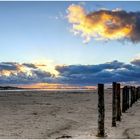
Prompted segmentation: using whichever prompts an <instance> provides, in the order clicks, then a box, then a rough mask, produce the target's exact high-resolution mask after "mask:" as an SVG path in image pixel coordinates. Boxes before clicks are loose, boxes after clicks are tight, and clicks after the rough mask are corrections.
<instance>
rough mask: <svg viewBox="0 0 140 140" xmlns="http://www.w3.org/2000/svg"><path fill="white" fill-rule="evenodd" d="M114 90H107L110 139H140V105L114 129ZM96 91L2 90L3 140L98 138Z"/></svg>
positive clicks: (0, 123) (0, 135)
mask: <svg viewBox="0 0 140 140" xmlns="http://www.w3.org/2000/svg"><path fill="white" fill-rule="evenodd" d="M111 93H112V92H111V91H110V90H106V91H105V105H106V106H105V113H106V114H105V130H106V133H107V138H140V112H139V109H140V102H137V103H135V105H133V107H132V108H130V109H129V110H128V111H127V112H126V113H125V114H123V116H122V122H121V123H118V124H117V127H116V128H112V127H111V116H112V112H111V109H112V108H111V107H112V105H111V102H112V96H111ZM97 116H98V112H97V94H96V91H94V92H83V93H82V92H75V93H74V92H73V93H70V92H69V93H68V92H59V93H58V92H50V91H9V92H8V91H1V92H0V138H14V139H15V138H19V139H20V138H25V139H29V138H33V139H35V138H37V139H39V138H40V139H47V138H49V139H51V138H53V139H54V138H84V139H85V138H87V139H88V138H96V134H97Z"/></svg>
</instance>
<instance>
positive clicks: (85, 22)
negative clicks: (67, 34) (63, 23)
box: [67, 4, 140, 43]
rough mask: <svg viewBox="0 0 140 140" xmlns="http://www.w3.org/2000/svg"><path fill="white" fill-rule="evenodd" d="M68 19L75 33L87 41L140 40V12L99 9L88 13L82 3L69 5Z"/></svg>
mask: <svg viewBox="0 0 140 140" xmlns="http://www.w3.org/2000/svg"><path fill="white" fill-rule="evenodd" d="M67 10H68V15H67V18H68V21H69V22H70V23H71V24H72V29H73V32H74V34H80V35H81V36H82V37H84V39H85V42H88V41H90V39H91V38H94V39H96V40H115V39H127V40H129V41H131V42H135V43H137V42H139V41H140V12H126V11H124V10H120V9H118V8H117V9H115V10H112V11H111V10H103V9H102V10H99V11H94V12H90V13H87V12H86V10H85V9H84V8H83V7H81V6H80V5H74V4H72V5H70V6H69V7H68V9H67Z"/></svg>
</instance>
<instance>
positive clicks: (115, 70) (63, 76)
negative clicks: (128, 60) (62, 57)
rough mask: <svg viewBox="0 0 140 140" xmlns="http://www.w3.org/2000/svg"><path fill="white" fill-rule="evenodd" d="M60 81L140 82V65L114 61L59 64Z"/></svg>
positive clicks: (84, 82) (75, 82)
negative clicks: (96, 63) (92, 63)
mask: <svg viewBox="0 0 140 140" xmlns="http://www.w3.org/2000/svg"><path fill="white" fill-rule="evenodd" d="M56 70H58V71H59V74H60V78H59V82H62V83H68V84H77V85H78V84H79V85H96V84H97V83H111V82H113V81H116V82H133V81H136V82H140V79H139V77H140V66H135V65H132V64H125V63H123V62H118V61H112V62H109V63H104V64H98V65H69V66H57V67H56Z"/></svg>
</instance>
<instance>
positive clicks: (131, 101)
mask: <svg viewBox="0 0 140 140" xmlns="http://www.w3.org/2000/svg"><path fill="white" fill-rule="evenodd" d="M133 92H134V90H133V87H132V86H131V87H130V95H131V96H130V97H131V100H130V106H131V107H132V105H133V100H134V99H133Z"/></svg>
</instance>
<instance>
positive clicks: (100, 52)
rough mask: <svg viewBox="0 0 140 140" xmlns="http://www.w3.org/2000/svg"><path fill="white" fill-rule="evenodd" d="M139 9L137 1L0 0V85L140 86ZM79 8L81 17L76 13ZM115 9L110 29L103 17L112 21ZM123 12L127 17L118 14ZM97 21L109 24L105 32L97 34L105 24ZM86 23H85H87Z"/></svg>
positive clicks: (105, 26)
mask: <svg viewBox="0 0 140 140" xmlns="http://www.w3.org/2000/svg"><path fill="white" fill-rule="evenodd" d="M139 4H140V2H138V1H137V2H125V1H124V2H121V1H118V2H115V1H112V2H111V1H110V2H107V1H106V2H101V1H99V2H97V1H96V2H83V1H82V2H72V1H70V2H68V1H67V2H66V1H63V2H60V1H57V2H55V1H51V2H49V1H46V2H44V1H42V2H16V1H15V2H2V1H1V2H0V19H1V22H0V61H1V62H0V80H1V82H0V83H1V84H33V83H35V84H36V83H51V84H52V83H58V84H74V85H77V84H78V85H96V84H97V83H98V82H103V83H108V82H112V81H114V80H116V81H120V82H139V79H137V77H138V76H140V72H139V70H140V68H139V64H140V63H139V61H140V43H139V39H140V37H139V35H140V32H139V29H140V22H139V21H140V14H139ZM74 8H75V9H74ZM78 8H79V9H80V10H81V11H80V13H79V14H80V15H81V17H79V14H77V13H75V12H76V10H77V9H78ZM73 9H74V10H75V11H74V10H73ZM113 10H116V13H115V16H116V19H114V21H113V20H112V19H111V20H112V21H113V23H111V24H112V25H109V24H110V23H109V22H108V21H107V20H108V19H106V18H104V19H102V13H105V14H106V15H109V17H108V18H111V17H110V16H113V14H114V13H113ZM123 10H124V11H125V12H126V13H125V14H126V16H125V17H124V18H123V17H122V16H121V13H122V12H120V11H123ZM82 11H83V15H82ZM97 11H99V13H97ZM101 11H102V12H101ZM107 11H110V12H107ZM89 13H92V14H91V16H88V14H89ZM117 13H119V14H117ZM73 14H77V15H78V16H77V15H76V19H77V20H76V19H73V17H72V16H73ZM94 16H97V18H100V19H102V20H104V22H106V23H107V25H102V27H104V28H105V29H107V30H106V32H105V31H104V28H101V30H99V29H100V28H99V27H98V26H97V25H99V23H100V24H102V23H103V21H99V22H98V20H97V19H96V18H95V19H94ZM127 16H128V17H130V18H129V19H128V17H127ZM87 17H88V18H87ZM126 17H127V18H126ZM131 18H132V19H131ZM85 19H86V20H87V21H86V22H83V21H84V20H85ZM109 20H110V19H109ZM88 21H89V23H88ZM116 21H118V22H120V24H118V23H116ZM96 23H97V24H96ZM87 24H88V25H87ZM112 26H113V27H112ZM85 27H88V28H87V29H89V30H90V31H91V32H90V33H89V31H88V32H87V30H86V29H85ZM129 28H132V29H131V30H128V29H129ZM121 29H124V30H123V31H125V32H123V33H122V31H120V30H121ZM118 30H119V31H118ZM126 30H127V31H126ZM120 32H121V34H120ZM75 34H76V35H75ZM97 34H98V35H97ZM81 36H82V37H81ZM116 36H117V37H116ZM106 65H107V66H106ZM116 66H117V68H116ZM99 67H101V68H99ZM130 67H131V68H130ZM97 69H98V72H97ZM99 69H100V70H99ZM132 69H133V71H132ZM99 71H100V72H99ZM120 73H121V74H120ZM126 73H127V74H128V75H129V76H126V75H125V74H126ZM134 73H135V74H134ZM136 74H137V75H136ZM113 75H114V76H113ZM118 75H119V76H118ZM135 75H136V76H135ZM110 76H111V78H109V77H110ZM115 76H116V77H115ZM117 76H118V77H117Z"/></svg>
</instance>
